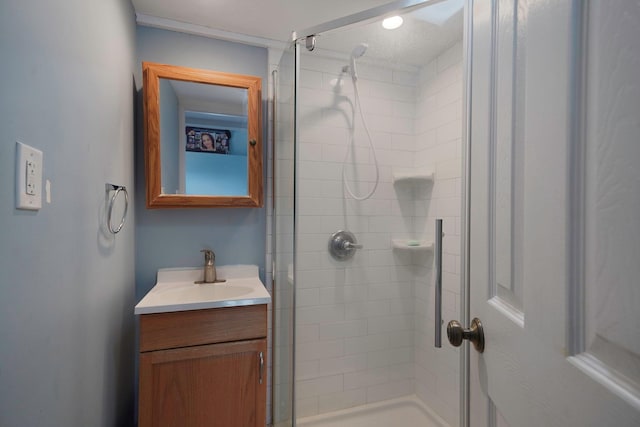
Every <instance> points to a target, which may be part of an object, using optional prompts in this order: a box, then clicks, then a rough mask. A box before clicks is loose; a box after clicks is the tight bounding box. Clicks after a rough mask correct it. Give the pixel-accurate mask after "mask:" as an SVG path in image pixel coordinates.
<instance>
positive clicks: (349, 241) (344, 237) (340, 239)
mask: <svg viewBox="0 0 640 427" xmlns="http://www.w3.org/2000/svg"><path fill="white" fill-rule="evenodd" d="M356 249H362V245H360V244H358V242H357V241H356V236H354V235H353V233H351V232H350V231H343V230H340V231H337V232H335V233H333V235H332V236H331V238H330V239H329V253H330V254H331V256H332V257H333V258H334V259H336V260H338V261H346V260H348V259H351V258H352V257H353V255H355V253H356Z"/></svg>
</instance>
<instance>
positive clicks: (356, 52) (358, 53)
mask: <svg viewBox="0 0 640 427" xmlns="http://www.w3.org/2000/svg"><path fill="white" fill-rule="evenodd" d="M368 47H369V45H368V44H366V43H360V44H359V45H357V46H356V47H354V48H353V50H352V51H351V61H350V64H351V78H352V79H353V81H354V82H355V81H356V80H358V72H357V71H356V58H360V57H362V55H364V53H365V52H366V51H367V48H368Z"/></svg>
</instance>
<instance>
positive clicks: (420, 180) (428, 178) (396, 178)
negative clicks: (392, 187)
mask: <svg viewBox="0 0 640 427" xmlns="http://www.w3.org/2000/svg"><path fill="white" fill-rule="evenodd" d="M401 182H406V183H409V184H426V183H428V182H433V172H431V171H428V170H420V169H419V170H397V171H394V172H393V183H394V184H395V183H401Z"/></svg>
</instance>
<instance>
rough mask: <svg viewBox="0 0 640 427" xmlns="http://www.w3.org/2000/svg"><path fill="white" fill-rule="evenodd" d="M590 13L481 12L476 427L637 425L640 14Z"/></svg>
mask: <svg viewBox="0 0 640 427" xmlns="http://www.w3.org/2000/svg"><path fill="white" fill-rule="evenodd" d="M588 6H589V10H587V4H586V3H585V2H582V1H560V0H557V1H553V0H551V1H549V0H547V1H538V0H536V1H534V0H529V1H524V0H493V1H480V0H477V1H475V2H473V11H474V12H473V29H472V40H473V55H472V61H473V68H472V96H471V100H472V101H471V102H472V107H471V135H472V137H471V170H470V173H471V188H470V207H471V214H470V231H469V232H470V278H471V317H479V318H480V319H481V320H482V322H483V324H484V328H485V339H486V349H485V352H484V353H483V354H482V355H478V354H475V353H473V350H472V358H471V374H472V381H471V390H472V395H471V407H472V411H473V412H472V417H471V420H472V422H471V425H486V424H489V425H512V426H588V425H593V426H602V425H611V426H627V425H628V426H632V425H640V387H639V385H640V381H639V380H640V344H638V343H639V342H640V332H638V331H640V310H638V307H640V287H639V286H638V277H640V262H639V260H640V191H638V188H640V185H639V184H640V143H639V141H640V119H639V117H640V79H639V77H638V70H640V47H639V46H638V43H637V40H639V39H640V30H639V28H640V4H639V3H638V2H637V1H633V2H616V3H615V4H610V3H609V2H607V4H606V5H604V4H602V2H590V3H589V4H588ZM587 53H588V55H587ZM634 70H635V71H634ZM494 405H495V406H494Z"/></svg>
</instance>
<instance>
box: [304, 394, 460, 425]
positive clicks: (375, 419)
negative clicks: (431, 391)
mask: <svg viewBox="0 0 640 427" xmlns="http://www.w3.org/2000/svg"><path fill="white" fill-rule="evenodd" d="M296 426H297V427H398V426H402V427H449V425H448V424H447V423H446V422H444V420H443V419H442V418H440V417H439V416H437V415H436V414H435V413H433V411H431V410H430V409H429V408H427V407H426V406H425V405H424V404H423V403H422V402H421V401H420V400H419V399H418V398H417V397H415V396H407V397H402V398H398V399H392V400H385V401H383V402H377V403H371V404H368V405H362V406H356V407H355V408H350V409H345V410H341V411H336V412H329V413H326V414H322V415H314V416H312V417H306V418H301V419H299V420H298V422H297V423H296Z"/></svg>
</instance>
